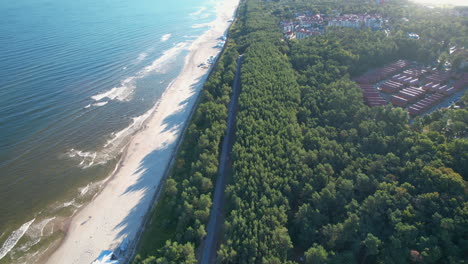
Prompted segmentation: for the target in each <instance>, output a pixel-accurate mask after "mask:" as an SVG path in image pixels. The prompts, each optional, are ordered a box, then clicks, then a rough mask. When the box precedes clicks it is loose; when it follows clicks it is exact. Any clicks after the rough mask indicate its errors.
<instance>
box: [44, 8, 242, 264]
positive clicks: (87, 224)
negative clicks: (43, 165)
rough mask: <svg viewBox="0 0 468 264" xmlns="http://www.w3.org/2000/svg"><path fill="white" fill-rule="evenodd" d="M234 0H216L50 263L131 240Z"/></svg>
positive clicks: (79, 259) (83, 262) (84, 262)
mask: <svg viewBox="0 0 468 264" xmlns="http://www.w3.org/2000/svg"><path fill="white" fill-rule="evenodd" d="M238 1H239V0H218V2H219V3H218V5H217V10H216V11H217V18H216V20H215V21H213V22H212V23H210V24H209V25H210V29H209V30H208V31H207V32H206V33H205V34H203V35H202V36H201V37H200V38H198V39H197V40H195V41H194V42H193V44H192V46H191V47H190V52H189V54H188V55H187V57H186V58H185V65H184V68H183V70H182V72H181V73H180V75H179V76H178V77H177V78H176V80H175V81H174V82H173V83H172V84H171V85H170V86H169V87H168V88H167V90H166V91H165V93H164V94H163V96H162V97H161V99H160V101H159V103H158V104H157V106H156V107H155V109H154V112H153V114H152V115H151V116H150V117H149V119H148V120H147V123H146V126H145V127H144V128H143V129H142V130H141V131H139V132H138V133H136V134H135V135H134V136H133V138H132V139H131V140H130V142H129V143H128V145H127V148H126V151H125V153H124V154H123V156H122V160H121V162H120V167H119V168H118V170H117V171H116V172H115V173H114V175H112V177H111V178H110V180H109V181H108V182H107V184H106V186H105V187H104V189H103V190H102V192H101V193H100V194H99V195H97V196H96V197H95V198H94V199H93V200H92V201H91V202H90V203H89V204H88V205H86V206H85V207H84V208H83V209H82V210H80V211H79V212H78V213H77V214H76V215H75V216H74V217H73V218H72V220H71V222H70V225H69V229H68V231H67V234H66V237H65V239H64V241H63V242H62V244H61V245H60V247H59V248H58V249H57V250H56V251H55V252H54V253H53V254H52V255H51V256H50V258H49V259H48V260H47V263H51V264H88V263H91V262H92V261H93V260H94V259H95V258H96V257H97V256H98V255H99V253H100V252H101V251H102V250H107V249H110V250H113V249H115V248H117V247H118V246H119V245H120V243H121V242H122V240H123V239H124V238H125V237H127V238H128V241H129V242H132V241H134V238H135V236H136V234H137V233H138V230H139V229H140V228H141V225H142V223H143V220H144V216H145V215H146V213H147V212H148V210H149V209H150V207H151V205H152V204H151V202H152V199H153V197H154V195H155V192H156V190H157V188H158V186H159V184H161V179H162V178H163V176H164V175H163V174H164V172H165V170H166V167H167V166H168V164H169V162H170V160H171V158H172V156H173V154H174V150H175V148H176V145H177V141H178V139H179V138H180V136H181V132H182V129H183V127H184V125H185V123H186V122H187V119H188V117H189V116H190V111H191V110H192V108H193V106H194V104H195V102H196V99H197V97H198V94H199V92H200V90H201V87H202V85H203V82H204V80H205V79H206V77H207V73H208V70H206V69H202V68H199V67H197V65H199V64H200V63H203V62H206V60H207V58H209V57H210V56H216V55H218V54H219V52H220V50H219V49H216V48H214V47H215V46H216V44H217V42H218V40H217V38H219V37H220V36H221V35H223V34H224V33H225V31H226V30H227V29H228V27H229V25H230V22H228V20H230V19H232V18H233V15H234V12H235V9H236V7H237V5H238Z"/></svg>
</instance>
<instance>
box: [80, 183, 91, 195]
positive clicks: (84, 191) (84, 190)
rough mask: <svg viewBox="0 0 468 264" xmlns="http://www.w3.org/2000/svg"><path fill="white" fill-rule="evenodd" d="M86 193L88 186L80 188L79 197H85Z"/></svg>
mask: <svg viewBox="0 0 468 264" xmlns="http://www.w3.org/2000/svg"><path fill="white" fill-rule="evenodd" d="M88 191H89V184H88V185H86V186H85V187H83V188H80V195H81V196H83V195H85V194H86V193H88Z"/></svg>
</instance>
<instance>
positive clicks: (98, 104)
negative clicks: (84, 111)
mask: <svg viewBox="0 0 468 264" xmlns="http://www.w3.org/2000/svg"><path fill="white" fill-rule="evenodd" d="M107 103H109V101H104V102H98V103H94V104H89V105H87V106H85V107H84V108H90V107H91V106H105V105H106V104H107Z"/></svg>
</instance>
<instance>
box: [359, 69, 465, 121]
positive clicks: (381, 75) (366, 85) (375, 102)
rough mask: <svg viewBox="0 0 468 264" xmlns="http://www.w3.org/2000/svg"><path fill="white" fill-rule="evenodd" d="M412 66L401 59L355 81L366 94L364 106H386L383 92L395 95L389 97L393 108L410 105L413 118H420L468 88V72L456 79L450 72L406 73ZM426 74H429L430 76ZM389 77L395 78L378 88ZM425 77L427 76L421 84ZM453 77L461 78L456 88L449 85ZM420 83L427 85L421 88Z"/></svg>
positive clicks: (414, 71) (421, 71) (428, 70)
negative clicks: (435, 106) (456, 93)
mask: <svg viewBox="0 0 468 264" xmlns="http://www.w3.org/2000/svg"><path fill="white" fill-rule="evenodd" d="M409 65H411V63H410V62H409V61H406V60H399V61H397V62H394V63H392V64H389V65H387V66H385V67H382V68H379V69H377V70H375V71H373V72H370V73H367V74H364V75H362V76H360V77H358V78H356V79H355V81H356V82H357V83H358V84H359V87H360V88H361V89H362V91H363V96H364V101H365V103H366V104H367V105H369V106H380V105H386V104H387V101H386V100H385V99H384V98H383V97H382V96H381V94H380V92H379V90H380V91H382V92H384V93H388V94H393V95H392V96H391V97H390V102H391V103H392V104H393V105H395V106H400V107H407V106H408V112H409V113H410V114H411V115H419V114H421V113H423V112H425V111H427V110H428V109H430V108H431V107H432V106H434V105H436V104H438V103H440V102H441V101H442V100H443V99H444V98H445V97H446V96H448V95H451V94H453V93H455V92H456V91H457V90H460V89H462V88H463V87H465V86H467V85H468V73H465V74H463V75H458V76H457V75H454V74H453V73H451V72H444V71H438V70H436V69H431V68H412V69H407V70H404V69H405V68H407V67H408V66H409ZM403 70H404V71H403ZM399 72H400V73H399ZM397 73H398V74H397ZM427 74H430V75H429V76H427ZM392 75H393V76H392ZM390 76H392V77H391V78H390V79H389V80H387V81H385V82H384V83H382V84H381V85H380V87H379V88H376V87H375V85H374V84H375V83H377V82H379V81H382V80H384V79H387V78H389V77H390ZM424 76H427V77H426V78H424V81H422V79H423V78H422V77H424ZM450 78H456V79H458V80H456V81H455V82H454V83H453V86H451V85H448V82H449V80H450ZM421 81H422V82H421ZM420 83H424V84H423V85H422V86H421V85H420ZM427 93H430V94H427Z"/></svg>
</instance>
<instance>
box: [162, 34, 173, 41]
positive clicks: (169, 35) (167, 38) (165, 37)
mask: <svg viewBox="0 0 468 264" xmlns="http://www.w3.org/2000/svg"><path fill="white" fill-rule="evenodd" d="M171 36H172V34H164V35H163V36H162V37H161V42H166V41H168V40H169V39H170V38H171Z"/></svg>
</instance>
